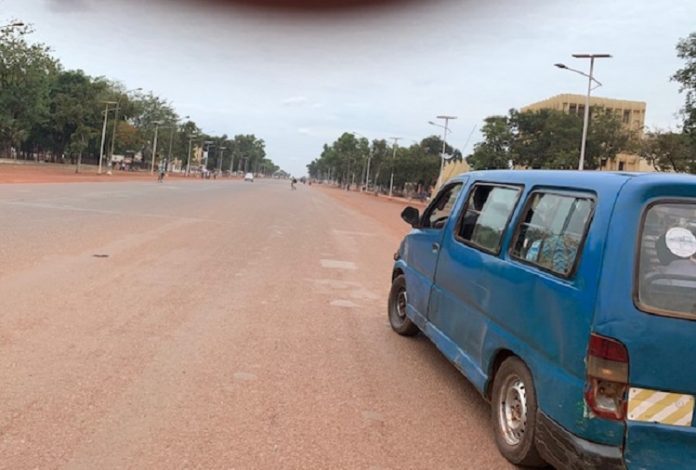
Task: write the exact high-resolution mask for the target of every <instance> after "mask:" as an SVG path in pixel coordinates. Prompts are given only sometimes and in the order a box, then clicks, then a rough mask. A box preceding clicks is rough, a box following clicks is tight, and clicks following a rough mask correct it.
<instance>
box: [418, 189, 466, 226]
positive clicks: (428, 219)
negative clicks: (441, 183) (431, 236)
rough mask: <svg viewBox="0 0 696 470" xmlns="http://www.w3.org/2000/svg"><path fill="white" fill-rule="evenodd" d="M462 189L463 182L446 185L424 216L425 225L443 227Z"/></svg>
mask: <svg viewBox="0 0 696 470" xmlns="http://www.w3.org/2000/svg"><path fill="white" fill-rule="evenodd" d="M461 189H462V183H454V184H451V185H449V186H446V187H445V188H444V189H443V190H442V191H441V192H440V194H438V195H437V199H435V201H433V203H432V204H431V205H430V207H428V208H427V209H426V211H425V214H424V216H423V227H430V228H442V227H444V226H445V224H446V223H447V219H449V216H450V214H451V213H452V209H453V208H454V203H455V202H457V196H459V191H461Z"/></svg>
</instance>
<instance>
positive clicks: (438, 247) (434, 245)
mask: <svg viewBox="0 0 696 470" xmlns="http://www.w3.org/2000/svg"><path fill="white" fill-rule="evenodd" d="M438 251H440V244H439V243H433V253H437V252H438Z"/></svg>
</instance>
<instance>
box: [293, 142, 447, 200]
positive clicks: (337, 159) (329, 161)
mask: <svg viewBox="0 0 696 470" xmlns="http://www.w3.org/2000/svg"><path fill="white" fill-rule="evenodd" d="M441 152H442V139H440V138H439V137H437V136H430V137H426V138H425V139H423V140H422V141H421V142H419V143H416V142H414V143H413V144H412V145H408V146H399V145H397V146H396V147H395V146H394V145H393V144H391V145H390V144H389V143H388V142H387V141H386V140H379V139H376V140H373V141H372V142H369V141H368V140H367V139H365V138H362V137H357V136H355V135H354V134H351V133H348V132H346V133H344V134H342V135H341V136H340V137H339V138H338V139H337V140H336V141H334V142H333V143H332V144H331V145H328V144H325V145H324V148H323V150H322V153H321V155H320V156H319V158H317V159H315V160H313V161H312V162H311V163H310V164H309V165H307V170H308V172H309V175H310V177H312V178H318V179H331V180H333V181H336V182H338V183H339V184H341V185H349V184H356V185H362V184H363V182H364V181H365V177H366V172H367V164H368V161H369V163H370V185H371V186H372V185H375V186H378V187H381V188H382V189H383V190H386V189H387V188H388V187H389V185H390V182H391V177H392V174H393V176H394V187H395V188H397V189H398V188H403V187H405V185H406V184H407V183H411V184H414V185H418V186H421V187H428V186H430V185H432V184H434V183H435V182H436V181H437V178H438V175H439V173H440V153H441ZM446 153H447V154H449V155H453V156H454V158H461V152H459V151H458V150H456V149H454V148H452V147H451V146H449V145H448V146H447V149H446Z"/></svg>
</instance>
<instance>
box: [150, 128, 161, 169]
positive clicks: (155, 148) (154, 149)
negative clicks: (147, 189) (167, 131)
mask: <svg viewBox="0 0 696 470" xmlns="http://www.w3.org/2000/svg"><path fill="white" fill-rule="evenodd" d="M154 124H155V138H154V140H153V143H152V166H151V167H150V173H154V172H155V158H157V131H158V130H159V125H160V124H162V122H161V121H155V122H154Z"/></svg>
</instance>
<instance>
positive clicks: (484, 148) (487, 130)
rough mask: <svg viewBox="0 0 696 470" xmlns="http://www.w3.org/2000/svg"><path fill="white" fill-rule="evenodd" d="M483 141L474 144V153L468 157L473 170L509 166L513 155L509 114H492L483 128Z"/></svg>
mask: <svg viewBox="0 0 696 470" xmlns="http://www.w3.org/2000/svg"><path fill="white" fill-rule="evenodd" d="M481 133H482V134H483V141H482V142H480V143H478V144H476V145H475V146H474V153H472V154H471V155H470V156H469V158H467V159H466V161H467V163H468V164H469V165H470V167H471V169H473V170H489V169H497V168H509V165H510V162H511V161H512V156H511V154H510V145H511V143H512V139H513V135H512V129H511V128H510V122H509V119H508V117H507V116H490V117H487V118H486V119H485V120H484V124H483V127H482V128H481Z"/></svg>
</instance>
